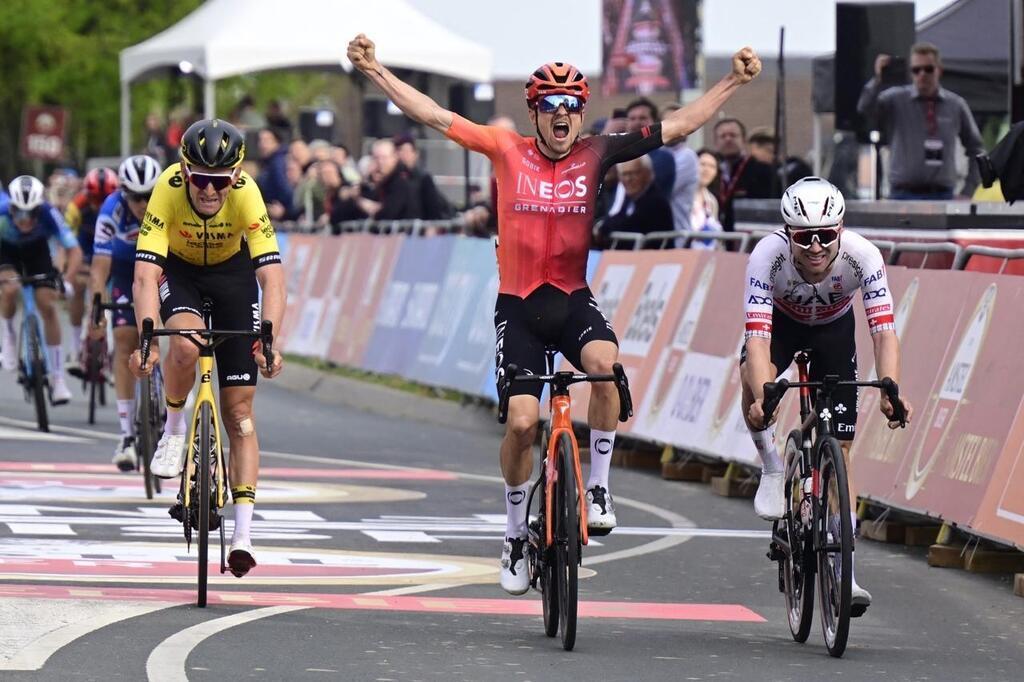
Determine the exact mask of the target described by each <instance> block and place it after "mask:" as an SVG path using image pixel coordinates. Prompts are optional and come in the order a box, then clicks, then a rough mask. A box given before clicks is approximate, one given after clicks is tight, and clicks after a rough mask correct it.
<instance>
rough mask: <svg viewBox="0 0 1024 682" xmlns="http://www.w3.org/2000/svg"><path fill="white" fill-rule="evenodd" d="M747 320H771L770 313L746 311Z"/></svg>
mask: <svg viewBox="0 0 1024 682" xmlns="http://www.w3.org/2000/svg"><path fill="white" fill-rule="evenodd" d="M747 319H748V320H769V321H770V320H771V319H772V314H771V313H747Z"/></svg>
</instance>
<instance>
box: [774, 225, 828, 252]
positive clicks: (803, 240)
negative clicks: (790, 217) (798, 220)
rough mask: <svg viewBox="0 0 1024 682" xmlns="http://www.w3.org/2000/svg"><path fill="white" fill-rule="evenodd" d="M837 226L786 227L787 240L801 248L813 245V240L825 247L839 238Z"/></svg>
mask: <svg viewBox="0 0 1024 682" xmlns="http://www.w3.org/2000/svg"><path fill="white" fill-rule="evenodd" d="M840 229H841V228H839V227H816V228H810V229H808V228H804V229H794V228H792V227H788V226H787V228H786V230H787V231H788V232H789V240H790V241H791V242H793V243H794V244H796V245H797V246H799V247H800V248H802V249H809V248H811V246H813V245H814V242H818V243H819V244H820V245H821V248H823V249H827V248H828V247H830V246H832V244H833V243H834V242H835V241H836V240H837V239H839V231H840Z"/></svg>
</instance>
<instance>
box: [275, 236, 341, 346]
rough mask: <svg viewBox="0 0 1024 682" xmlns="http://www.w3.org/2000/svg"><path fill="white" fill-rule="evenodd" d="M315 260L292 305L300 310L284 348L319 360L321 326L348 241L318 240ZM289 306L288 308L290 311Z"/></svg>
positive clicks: (314, 252) (324, 238)
mask: <svg viewBox="0 0 1024 682" xmlns="http://www.w3.org/2000/svg"><path fill="white" fill-rule="evenodd" d="M316 240H317V241H316V243H315V245H314V248H313V253H312V256H311V257H310V260H309V263H308V265H307V266H306V267H307V268H308V270H309V274H308V275H307V276H306V279H305V281H304V283H303V289H302V291H301V292H300V294H299V295H298V296H296V298H295V300H294V302H293V303H291V304H290V306H291V305H295V306H297V307H299V312H298V318H297V319H296V320H295V322H294V324H293V325H292V329H291V333H290V334H289V336H288V343H287V344H286V345H285V346H284V348H285V350H287V351H288V352H289V353H295V354H297V355H307V356H319V357H322V355H320V353H319V352H318V351H319V350H320V343H321V337H322V332H321V324H322V322H323V317H324V310H325V308H326V305H327V300H326V298H327V296H328V294H329V293H330V292H331V290H332V286H333V284H334V283H335V281H336V279H335V278H336V277H337V276H338V275H339V273H340V271H341V268H343V267H344V264H345V261H344V259H343V258H341V255H342V244H347V242H348V240H347V239H344V238H338V237H335V236H332V235H328V234H324V235H321V236H319V237H316ZM290 306H289V307H290Z"/></svg>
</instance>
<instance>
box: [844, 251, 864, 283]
mask: <svg viewBox="0 0 1024 682" xmlns="http://www.w3.org/2000/svg"><path fill="white" fill-rule="evenodd" d="M843 261H845V262H846V263H849V264H850V269H851V270H853V276H854V277H855V278H856V279H857V281H858V282H860V281H863V279H864V269H863V268H862V267H861V266H860V263H858V262H857V261H856V260H854V258H853V256H851V255H850V254H849V252H846V251H844V252H843Z"/></svg>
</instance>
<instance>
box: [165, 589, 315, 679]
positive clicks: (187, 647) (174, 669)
mask: <svg viewBox="0 0 1024 682" xmlns="http://www.w3.org/2000/svg"><path fill="white" fill-rule="evenodd" d="M304 608H307V607H305V606H272V607H270V608H265V609H255V610H252V611H243V612H241V613H236V614H233V615H231V616H224V617H223V618H216V619H214V620H208V621H206V622H204V623H199V624H198V625H193V626H192V627H190V628H185V629H184V630H181V631H180V632H176V633H174V634H173V635H171V636H170V637H168V638H167V639H165V640H164V641H162V642H160V644H158V645H157V646H156V648H154V649H153V651H152V652H150V654H149V658H148V659H146V676H147V677H148V678H149V682H188V675H187V674H186V673H185V662H186V660H187V659H188V655H189V654H190V653H191V652H192V650H193V649H195V648H196V647H197V646H199V644H200V643H202V642H203V640H205V639H207V638H209V637H212V636H213V635H216V634H217V633H218V632H222V631H224V630H227V629H229V628H233V627H235V626H236V625H243V624H245V623H251V622H252V621H254V620H260V619H261V618H269V617H270V616H277V615H279V614H282V613H289V612H290V611H298V610H300V609H304Z"/></svg>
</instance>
